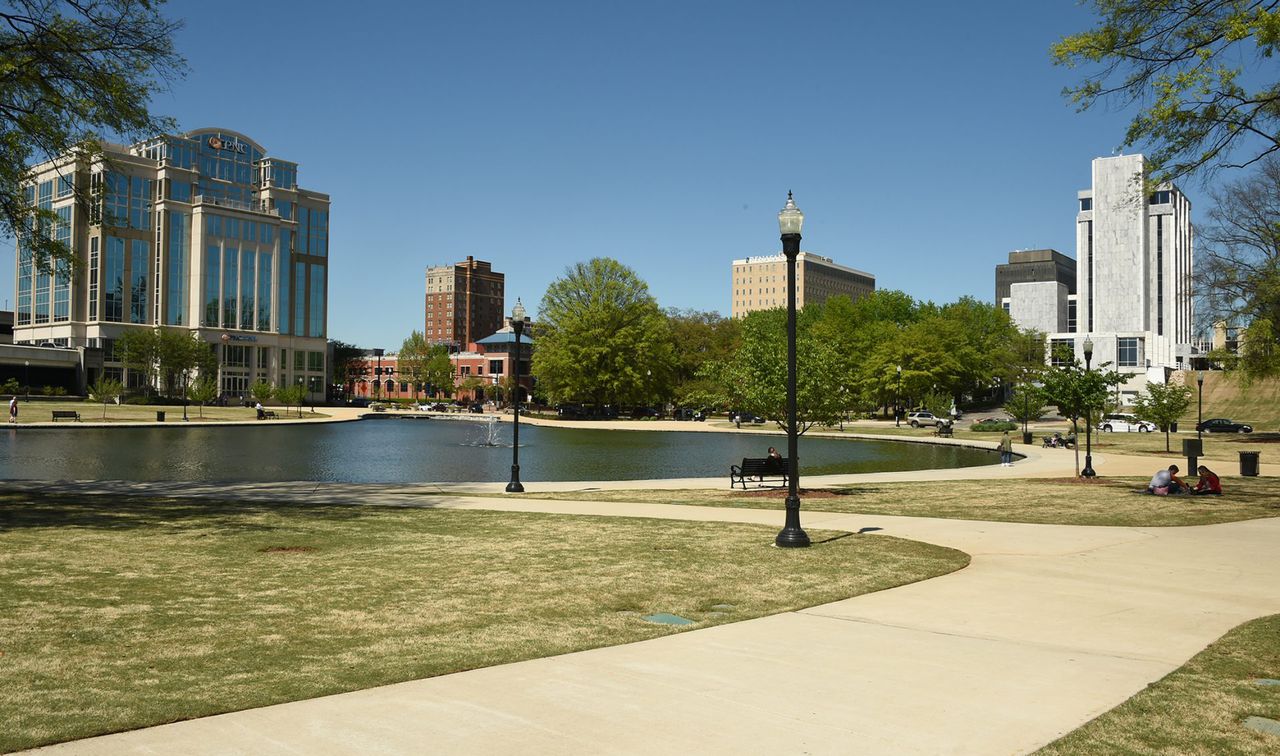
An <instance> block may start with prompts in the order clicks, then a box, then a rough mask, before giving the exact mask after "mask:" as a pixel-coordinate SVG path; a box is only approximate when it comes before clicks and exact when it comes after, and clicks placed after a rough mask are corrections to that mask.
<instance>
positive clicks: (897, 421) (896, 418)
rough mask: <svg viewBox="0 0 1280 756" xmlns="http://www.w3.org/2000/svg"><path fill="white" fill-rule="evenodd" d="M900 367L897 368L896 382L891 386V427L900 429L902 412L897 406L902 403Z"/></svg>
mask: <svg viewBox="0 0 1280 756" xmlns="http://www.w3.org/2000/svg"><path fill="white" fill-rule="evenodd" d="M901 395H902V366H901V365H899V366H898V382H897V383H895V384H893V427H895V428H901V427H902V412H901V409H900V408H899V406H898V404H899V402H901V401H902V399H901V398H900V396H901Z"/></svg>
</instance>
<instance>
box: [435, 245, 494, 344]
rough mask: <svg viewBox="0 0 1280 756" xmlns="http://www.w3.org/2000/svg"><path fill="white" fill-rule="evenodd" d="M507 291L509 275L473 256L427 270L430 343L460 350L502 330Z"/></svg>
mask: <svg viewBox="0 0 1280 756" xmlns="http://www.w3.org/2000/svg"><path fill="white" fill-rule="evenodd" d="M505 290H506V276H505V275H503V274H502V273H498V272H496V271H494V270H493V267H492V266H491V265H490V264H489V263H487V262H484V261H483V260H477V259H475V258H474V257H471V256H470V255H468V256H467V259H466V260H464V261H462V262H460V263H454V264H453V265H441V266H437V267H432V268H427V292H426V329H425V330H424V331H423V334H424V335H425V336H426V339H427V343H428V344H445V345H447V346H449V348H450V349H452V350H454V351H458V350H460V349H462V348H463V347H464V346H466V345H468V344H471V343H472V342H474V341H475V340H477V339H481V338H484V337H485V336H488V335H489V334H491V333H494V332H496V331H497V330H498V329H500V328H502V324H503V318H504V314H503V303H504V301H505Z"/></svg>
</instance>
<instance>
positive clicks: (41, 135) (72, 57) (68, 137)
mask: <svg viewBox="0 0 1280 756" xmlns="http://www.w3.org/2000/svg"><path fill="white" fill-rule="evenodd" d="M162 4H163V0H92V1H89V2H86V1H83V0H62V1H60V0H10V2H8V3H6V4H5V6H4V7H3V8H0V59H2V60H3V64H2V65H0V68H2V69H3V82H4V83H3V86H2V87H0V133H3V135H4V138H3V139H0V235H8V236H15V237H17V238H18V239H20V246H21V251H20V254H21V255H24V256H30V257H31V258H32V260H33V262H34V263H35V265H36V266H37V267H38V268H40V269H42V270H53V269H54V267H55V266H54V263H56V262H62V263H66V262H70V261H72V260H74V255H73V253H72V251H71V249H70V248H68V247H67V246H66V245H65V244H63V243H62V242H59V241H57V239H56V238H55V236H56V235H55V234H53V233H51V230H52V229H53V227H54V223H55V220H56V216H55V215H54V214H53V213H52V211H49V210H39V209H37V208H36V207H35V205H34V203H33V202H32V200H31V199H29V198H28V197H27V196H26V192H25V186H27V185H28V184H29V181H30V177H31V175H30V172H29V170H28V168H27V166H29V165H31V164H33V163H38V162H43V161H45V160H49V159H52V158H54V157H58V156H60V155H64V154H72V155H73V160H75V161H79V162H83V161H88V160H92V159H93V158H94V157H95V156H97V155H100V154H101V147H100V146H99V144H98V138H97V137H98V133H99V132H105V133H107V134H109V135H112V137H113V138H120V137H123V138H124V139H123V140H122V141H126V142H127V141H131V140H133V139H138V138H143V137H147V136H152V135H154V134H158V133H162V132H165V131H169V130H171V129H172V122H171V121H170V120H168V119H164V118H159V117H157V116H154V115H152V114H151V112H150V111H149V109H148V103H149V102H150V101H151V99H152V97H153V96H154V95H155V94H156V93H157V92H158V91H160V90H161V89H162V88H163V86H164V85H165V84H166V82H167V81H169V80H172V79H174V78H175V77H177V76H180V75H181V74H182V73H183V72H184V69H185V64H184V62H183V61H182V59H181V58H180V57H179V56H178V55H177V53H175V52H174V49H173V43H172V37H173V34H174V32H175V31H177V29H178V28H179V26H180V24H179V23H178V22H174V21H169V20H167V19H165V18H163V17H162V16H161V15H160V6H161V5H162ZM87 189H88V188H87V187H75V190H76V193H77V196H78V197H79V199H80V201H81V203H82V206H83V205H84V204H85V203H87V202H88V198H87V197H86V196H85V194H86V193H87ZM33 221H34V222H33ZM59 269H60V270H62V271H63V272H66V271H67V268H66V267H65V266H59Z"/></svg>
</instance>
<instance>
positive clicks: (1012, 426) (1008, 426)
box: [969, 422, 1018, 433]
mask: <svg viewBox="0 0 1280 756" xmlns="http://www.w3.org/2000/svg"><path fill="white" fill-rule="evenodd" d="M1017 429H1018V424H1017V423H1010V422H1002V423H974V424H973V425H970V426H969V430H971V431H977V432H978V433H1003V432H1005V431H1012V430H1017Z"/></svg>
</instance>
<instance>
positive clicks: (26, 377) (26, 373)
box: [22, 360, 31, 402]
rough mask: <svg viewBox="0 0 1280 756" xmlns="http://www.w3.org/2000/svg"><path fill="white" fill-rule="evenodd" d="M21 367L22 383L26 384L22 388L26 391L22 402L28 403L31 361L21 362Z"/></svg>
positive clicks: (29, 397)
mask: <svg viewBox="0 0 1280 756" xmlns="http://www.w3.org/2000/svg"><path fill="white" fill-rule="evenodd" d="M22 366H23V372H22V382H23V383H24V384H26V385H25V386H24V387H23V388H25V389H26V394H25V395H24V396H23V398H22V401H24V402H29V401H31V360H23V361H22Z"/></svg>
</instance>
